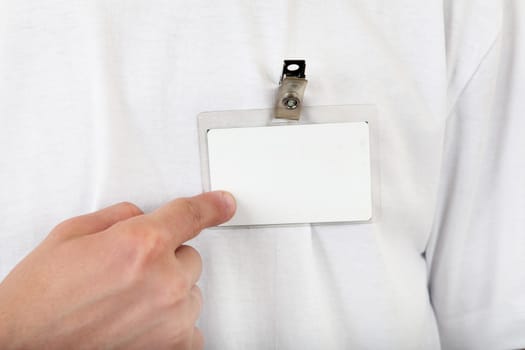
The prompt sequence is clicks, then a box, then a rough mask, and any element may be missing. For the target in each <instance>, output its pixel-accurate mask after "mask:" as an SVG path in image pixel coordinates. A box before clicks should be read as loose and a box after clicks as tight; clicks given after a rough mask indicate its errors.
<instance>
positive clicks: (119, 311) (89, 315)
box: [0, 192, 235, 349]
mask: <svg viewBox="0 0 525 350" xmlns="http://www.w3.org/2000/svg"><path fill="white" fill-rule="evenodd" d="M234 212H235V201H234V199H233V197H232V196H231V195H230V194H228V193H226V192H209V193H205V194H202V195H199V196H196V197H192V198H182V199H176V200H174V201H172V202H169V203H168V204H166V205H164V206H163V207H161V208H159V209H157V210H155V211H154V212H152V213H150V214H144V213H143V212H142V211H141V210H140V209H139V208H137V207H136V206H135V205H133V204H131V203H120V204H117V205H114V206H111V207H108V208H105V209H103V210H100V211H97V212H95V213H91V214H87V215H83V216H79V217H75V218H72V219H69V220H66V221H64V222H62V223H60V224H59V225H58V226H56V227H55V228H54V229H53V230H52V231H51V233H49V235H48V236H47V237H46V239H45V240H44V241H43V242H42V243H41V244H40V245H39V246H38V247H37V248H36V249H35V250H34V251H33V252H31V253H30V254H29V255H28V256H27V257H26V258H25V259H24V260H22V261H21V262H20V263H19V264H18V265H17V266H16V267H15V268H14V269H13V270H12V271H11V273H10V274H9V275H8V276H7V277H6V278H5V280H4V281H3V282H2V283H1V284H0V348H2V349H72V348H75V349H93V348H96V349H122V348H125V349H144V348H149V349H202V348H203V337H202V334H201V332H200V331H199V329H198V328H196V327H195V323H196V321H197V319H198V317H199V313H200V310H201V305H202V296H201V293H200V290H199V288H198V287H197V286H196V283H197V281H198V279H199V276H200V274H201V269H202V261H201V258H200V256H199V254H198V252H197V251H196V250H195V249H193V248H192V247H190V246H187V245H184V244H183V243H184V242H186V241H188V240H190V239H192V238H193V237H195V236H196V235H198V234H199V232H200V231H201V230H203V229H204V228H206V227H211V226H215V225H218V224H221V223H223V222H225V221H227V220H229V219H230V218H231V217H232V215H233V214H234Z"/></svg>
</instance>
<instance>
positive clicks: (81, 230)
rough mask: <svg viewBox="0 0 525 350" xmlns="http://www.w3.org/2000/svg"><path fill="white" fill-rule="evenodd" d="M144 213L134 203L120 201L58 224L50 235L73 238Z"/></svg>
mask: <svg viewBox="0 0 525 350" xmlns="http://www.w3.org/2000/svg"><path fill="white" fill-rule="evenodd" d="M142 214H144V213H143V212H142V210H140V208H138V207H137V206H136V205H135V204H132V203H129V202H122V203H118V204H115V205H112V206H110V207H107V208H104V209H101V210H99V211H96V212H93V213H90V214H85V215H81V216H77V217H74V218H71V219H68V220H66V221H63V222H61V223H60V224H58V225H57V226H56V227H55V228H54V229H53V231H51V233H50V236H59V237H60V238H62V239H69V238H75V237H78V236H83V235H88V234H91V233H96V232H100V231H103V230H105V229H107V228H109V227H111V226H113V225H114V224H116V223H117V222H119V221H124V220H127V219H129V218H132V217H134V216H139V215H142Z"/></svg>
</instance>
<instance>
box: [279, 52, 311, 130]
mask: <svg viewBox="0 0 525 350" xmlns="http://www.w3.org/2000/svg"><path fill="white" fill-rule="evenodd" d="M305 69H306V62H305V60H285V61H284V66H283V73H282V75H281V80H280V81H279V91H278V93H277V101H276V104H275V118H281V119H290V120H299V118H300V117H301V108H302V104H303V97H304V90H305V89H306V83H307V82H308V80H306V79H305Z"/></svg>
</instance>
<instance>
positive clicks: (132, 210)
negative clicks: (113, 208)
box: [117, 202, 143, 216]
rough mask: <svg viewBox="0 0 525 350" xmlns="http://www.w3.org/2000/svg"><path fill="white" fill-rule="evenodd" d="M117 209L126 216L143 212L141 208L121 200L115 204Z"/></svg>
mask: <svg viewBox="0 0 525 350" xmlns="http://www.w3.org/2000/svg"><path fill="white" fill-rule="evenodd" d="M117 206H118V209H119V210H121V211H122V212H124V213H126V214H128V215H127V216H137V215H141V214H143V212H142V210H141V209H140V208H139V207H138V206H136V205H135V204H133V203H131V202H121V203H119V204H117Z"/></svg>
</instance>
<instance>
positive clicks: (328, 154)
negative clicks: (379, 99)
mask: <svg viewBox="0 0 525 350" xmlns="http://www.w3.org/2000/svg"><path fill="white" fill-rule="evenodd" d="M207 144H208V162H209V178H210V187H211V188H210V189H211V190H226V191H229V192H231V193H232V194H233V195H234V196H235V198H236V200H237V212H236V214H235V216H234V217H233V218H232V219H231V220H230V221H229V222H227V223H226V224H224V226H237V225H272V224H301V223H329V222H334V223H335V222H355V221H368V220H370V219H371V217H372V191H371V164H370V132H369V124H368V123H367V122H341V123H327V124H304V125H284V126H266V127H242V128H226V129H210V130H209V131H208V132H207Z"/></svg>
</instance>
